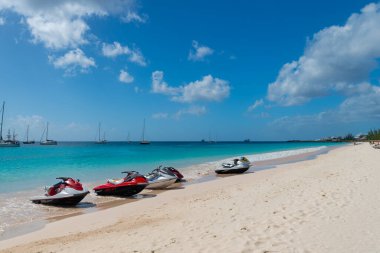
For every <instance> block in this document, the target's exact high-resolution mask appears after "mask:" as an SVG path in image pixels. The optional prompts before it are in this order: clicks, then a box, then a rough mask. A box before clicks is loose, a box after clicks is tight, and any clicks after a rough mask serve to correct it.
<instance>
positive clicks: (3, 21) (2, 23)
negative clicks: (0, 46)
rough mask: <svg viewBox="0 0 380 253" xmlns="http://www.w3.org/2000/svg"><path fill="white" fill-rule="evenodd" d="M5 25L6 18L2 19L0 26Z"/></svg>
mask: <svg viewBox="0 0 380 253" xmlns="http://www.w3.org/2000/svg"><path fill="white" fill-rule="evenodd" d="M4 24H5V18H3V17H0V25H4Z"/></svg>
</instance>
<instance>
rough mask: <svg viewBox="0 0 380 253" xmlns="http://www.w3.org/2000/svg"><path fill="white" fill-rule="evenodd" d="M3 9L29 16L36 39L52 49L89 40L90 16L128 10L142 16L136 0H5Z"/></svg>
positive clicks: (1, 4) (119, 13)
mask: <svg viewBox="0 0 380 253" xmlns="http://www.w3.org/2000/svg"><path fill="white" fill-rule="evenodd" d="M0 11H12V12H14V13H17V14H18V15H20V16H22V17H23V18H25V22H24V24H26V25H27V27H28V28H29V31H30V33H31V35H32V38H33V40H32V41H33V42H35V43H42V44H44V45H45V47H47V48H52V49H62V48H76V47H78V46H80V45H82V44H85V43H87V42H88V40H87V38H86V34H87V32H88V31H89V30H90V27H89V25H88V23H87V22H86V19H88V18H90V17H103V16H109V15H115V16H122V15H124V14H125V13H131V14H130V16H131V17H133V16H138V14H137V12H136V3H135V1H134V0H115V1H99V0H65V1H41V0H28V1H13V0H1V1H0ZM127 16H128V15H127ZM135 19H136V17H135Z"/></svg>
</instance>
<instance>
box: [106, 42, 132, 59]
mask: <svg viewBox="0 0 380 253" xmlns="http://www.w3.org/2000/svg"><path fill="white" fill-rule="evenodd" d="M102 53H103V55H104V56H106V57H111V58H115V57H116V56H119V55H123V54H129V53H130V50H129V48H128V47H127V46H125V47H123V46H121V45H120V43H119V42H114V43H113V44H106V43H103V47H102Z"/></svg>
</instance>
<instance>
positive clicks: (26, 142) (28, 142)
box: [22, 125, 36, 144]
mask: <svg viewBox="0 0 380 253" xmlns="http://www.w3.org/2000/svg"><path fill="white" fill-rule="evenodd" d="M22 143H23V144H34V143H36V142H35V141H34V140H33V141H30V140H29V125H28V126H27V128H26V141H23V142H22Z"/></svg>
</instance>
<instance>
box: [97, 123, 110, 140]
mask: <svg viewBox="0 0 380 253" xmlns="http://www.w3.org/2000/svg"><path fill="white" fill-rule="evenodd" d="M98 128H99V132H98V140H97V141H96V142H95V143H96V144H106V143H107V141H106V133H104V134H103V139H100V128H101V124H100V122H99V127H98Z"/></svg>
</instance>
